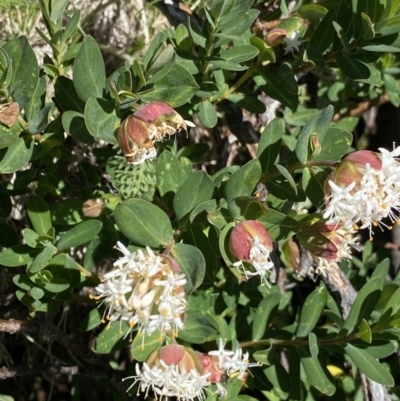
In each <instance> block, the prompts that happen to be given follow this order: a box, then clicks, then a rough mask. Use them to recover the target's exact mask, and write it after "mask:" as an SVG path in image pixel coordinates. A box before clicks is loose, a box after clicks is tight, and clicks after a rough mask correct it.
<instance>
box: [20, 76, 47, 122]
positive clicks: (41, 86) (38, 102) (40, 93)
mask: <svg viewBox="0 0 400 401" xmlns="http://www.w3.org/2000/svg"><path fill="white" fill-rule="evenodd" d="M46 87H47V81H46V77H45V76H42V77H40V78H39V80H38V83H37V85H36V88H35V91H34V93H33V95H32V98H31V99H30V100H29V102H28V103H27V104H26V105H25V115H26V119H27V121H29V122H30V120H31V119H32V118H33V117H34V116H36V115H37V114H38V113H39V111H40V110H41V109H42V108H43V106H44V100H45V95H46Z"/></svg>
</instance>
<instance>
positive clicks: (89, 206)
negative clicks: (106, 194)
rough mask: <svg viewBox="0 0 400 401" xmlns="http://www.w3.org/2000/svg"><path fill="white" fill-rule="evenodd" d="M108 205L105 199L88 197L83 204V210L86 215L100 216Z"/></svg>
mask: <svg viewBox="0 0 400 401" xmlns="http://www.w3.org/2000/svg"><path fill="white" fill-rule="evenodd" d="M105 207H106V202H105V201H104V199H101V198H97V199H88V200H87V201H86V202H85V203H84V204H83V205H82V212H83V215H84V216H85V217H99V216H100V215H101V213H102V212H103V210H104V209H105Z"/></svg>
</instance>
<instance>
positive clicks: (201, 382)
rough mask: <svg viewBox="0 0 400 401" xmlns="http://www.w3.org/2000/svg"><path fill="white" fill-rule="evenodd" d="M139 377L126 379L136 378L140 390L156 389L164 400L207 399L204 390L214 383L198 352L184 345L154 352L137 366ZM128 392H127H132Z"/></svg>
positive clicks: (156, 392)
mask: <svg viewBox="0 0 400 401" xmlns="http://www.w3.org/2000/svg"><path fill="white" fill-rule="evenodd" d="M135 369H136V376H132V377H127V378H126V379H135V381H134V383H133V384H132V385H131V386H130V387H129V389H130V388H131V387H132V386H133V385H134V384H135V383H137V382H139V389H138V391H141V392H145V393H146V394H145V396H146V397H147V395H148V392H149V390H150V389H151V390H153V391H154V393H155V394H156V395H159V396H160V399H161V400H163V399H164V400H167V398H168V397H176V398H177V399H178V400H190V401H193V400H194V399H195V398H196V397H198V399H199V400H203V399H204V388H205V387H207V386H209V385H210V384H211V383H210V382H209V381H208V377H209V376H210V374H209V373H204V372H203V368H202V365H201V362H200V360H199V358H198V356H197V355H196V353H195V352H194V351H193V350H191V349H190V348H186V347H184V346H183V345H179V344H171V345H167V346H165V347H162V348H160V349H159V350H157V351H154V352H153V353H152V354H151V355H150V356H149V358H148V359H147V361H146V362H144V363H143V365H142V368H140V365H139V364H136V367H135ZM129 389H128V391H129Z"/></svg>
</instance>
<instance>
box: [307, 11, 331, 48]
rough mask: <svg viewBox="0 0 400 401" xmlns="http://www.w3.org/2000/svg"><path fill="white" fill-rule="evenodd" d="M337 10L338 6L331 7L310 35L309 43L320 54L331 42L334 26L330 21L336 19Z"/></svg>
mask: <svg viewBox="0 0 400 401" xmlns="http://www.w3.org/2000/svg"><path fill="white" fill-rule="evenodd" d="M337 11H338V7H333V8H331V9H330V10H329V11H328V13H327V14H326V15H325V17H324V18H323V19H322V20H321V22H320V23H319V24H318V26H317V28H316V29H315V31H314V33H313V35H312V36H311V39H310V42H309V45H310V46H312V47H313V49H315V51H317V52H318V53H320V54H323V53H324V52H325V50H327V49H328V48H329V46H330V45H331V44H332V42H333V38H334V36H335V28H334V27H333V24H332V23H333V22H334V21H336V16H337Z"/></svg>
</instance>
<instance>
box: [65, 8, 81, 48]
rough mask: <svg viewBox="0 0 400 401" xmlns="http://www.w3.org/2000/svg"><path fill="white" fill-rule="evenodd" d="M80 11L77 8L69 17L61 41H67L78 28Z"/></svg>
mask: <svg viewBox="0 0 400 401" xmlns="http://www.w3.org/2000/svg"><path fill="white" fill-rule="evenodd" d="M80 16H81V15H80V11H79V10H76V11H75V12H74V13H73V14H72V17H71V18H70V19H69V21H68V23H67V25H66V26H65V28H64V29H65V30H64V33H63V34H62V35H61V42H65V41H66V40H67V39H68V38H69V37H70V36H71V35H72V34H73V33H74V32H75V30H76V28H77V27H78V24H79V19H80Z"/></svg>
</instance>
